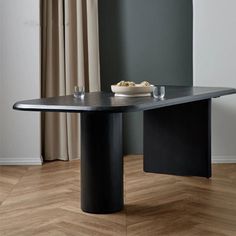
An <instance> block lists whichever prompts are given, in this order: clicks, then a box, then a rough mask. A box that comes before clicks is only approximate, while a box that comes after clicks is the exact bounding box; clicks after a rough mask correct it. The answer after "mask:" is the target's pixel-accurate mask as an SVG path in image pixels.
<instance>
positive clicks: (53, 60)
mask: <svg viewBox="0 0 236 236" xmlns="http://www.w3.org/2000/svg"><path fill="white" fill-rule="evenodd" d="M41 7H42V97H52V96H63V95H70V94H72V93H73V88H74V86H75V85H84V86H85V88H86V91H99V90H100V75H99V74H100V72H99V42H98V14H97V0H42V4H41ZM89 16H90V17H91V19H88V17H89ZM91 37H93V39H91ZM42 155H43V157H44V160H55V159H60V160H71V159H77V158H79V157H80V117H79V114H66V113H44V114H43V115H42Z"/></svg>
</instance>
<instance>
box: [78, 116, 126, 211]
mask: <svg viewBox="0 0 236 236" xmlns="http://www.w3.org/2000/svg"><path fill="white" fill-rule="evenodd" d="M123 201H124V200H123V144H122V114H121V113H106V112H101V113H100V112H91V113H81V208H82V210H83V211H85V212H89V213H97V214H104V213H112V212H117V211H120V210H121V209H122V208H123V205H124V202H123Z"/></svg>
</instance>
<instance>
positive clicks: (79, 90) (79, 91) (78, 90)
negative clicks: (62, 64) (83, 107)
mask: <svg viewBox="0 0 236 236" xmlns="http://www.w3.org/2000/svg"><path fill="white" fill-rule="evenodd" d="M84 95H85V89H84V86H75V88H74V97H75V98H80V99H83V98H84Z"/></svg>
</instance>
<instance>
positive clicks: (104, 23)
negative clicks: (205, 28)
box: [99, 0, 193, 154]
mask: <svg viewBox="0 0 236 236" xmlns="http://www.w3.org/2000/svg"><path fill="white" fill-rule="evenodd" d="M192 18H193V15H192V0H99V35H100V60H101V83H102V90H104V91H110V85H111V84H113V83H117V82H119V81H120V80H131V81H135V82H141V81H143V80H147V81H149V82H151V83H153V84H166V85H192V82H193V76H192V74H193V72H192ZM124 121H125V122H124V126H125V127H124V138H125V145H124V147H125V153H130V154H135V153H142V114H141V113H133V114H127V115H125V119H124Z"/></svg>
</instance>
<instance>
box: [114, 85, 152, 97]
mask: <svg viewBox="0 0 236 236" xmlns="http://www.w3.org/2000/svg"><path fill="white" fill-rule="evenodd" d="M111 91H112V92H113V93H115V94H123V95H135V94H147V93H151V92H152V91H153V86H151V85H150V86H141V85H136V86H129V87H128V86H127V87H126V86H117V85H111Z"/></svg>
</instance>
